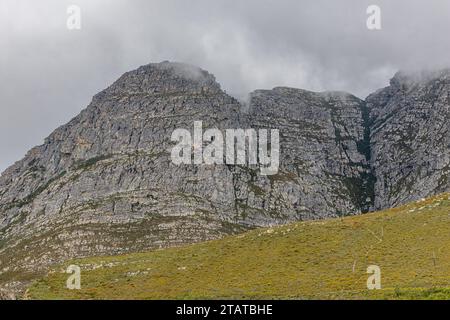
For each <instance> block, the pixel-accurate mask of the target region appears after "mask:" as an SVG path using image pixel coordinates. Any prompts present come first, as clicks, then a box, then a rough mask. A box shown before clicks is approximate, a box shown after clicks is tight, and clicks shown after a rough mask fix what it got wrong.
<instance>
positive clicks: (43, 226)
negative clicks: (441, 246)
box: [0, 62, 450, 289]
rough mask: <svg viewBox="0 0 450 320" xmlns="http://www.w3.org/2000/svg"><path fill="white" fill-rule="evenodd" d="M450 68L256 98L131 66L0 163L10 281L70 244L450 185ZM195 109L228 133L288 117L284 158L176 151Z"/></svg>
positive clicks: (93, 250)
mask: <svg viewBox="0 0 450 320" xmlns="http://www.w3.org/2000/svg"><path fill="white" fill-rule="evenodd" d="M449 74H450V72H448V71H442V72H440V73H433V74H428V75H420V77H419V76H417V75H415V74H414V75H410V74H403V73H399V74H397V75H396V76H395V77H394V79H393V80H392V81H391V86H390V87H388V88H385V89H382V90H380V91H378V92H376V93H375V94H373V95H371V96H369V97H368V99H367V100H366V101H363V100H361V99H359V98H357V97H355V96H353V95H351V94H348V93H343V92H321V93H316V92H310V91H305V90H301V89H293V88H274V89H273V90H257V91H255V92H253V93H251V94H250V100H249V103H248V104H247V105H246V104H243V103H240V102H239V101H237V100H236V99H234V98H233V97H231V96H230V95H228V94H226V93H225V92H224V91H223V90H222V89H221V88H220V85H219V84H218V83H217V82H216V80H215V78H214V76H212V75H211V74H209V73H208V72H206V71H204V70H202V69H200V68H197V67H193V66H189V65H185V64H181V63H172V62H162V63H157V64H149V65H146V66H142V67H140V68H138V69H137V70H134V71H131V72H127V73H126V74H124V75H123V76H122V77H120V78H119V79H118V80H117V81H116V82H115V83H113V84H112V85H111V86H110V87H108V88H107V89H105V90H104V91H102V92H100V93H99V94H97V95H96V96H94V98H93V99H92V102H91V103H90V104H89V106H88V107H87V108H86V109H85V110H83V111H82V112H81V113H80V114H79V115H78V116H76V117H75V118H74V119H72V120H71V121H70V122H69V123H67V124H66V125H63V126H62V127H60V128H58V129H56V130H55V131H54V132H53V133H52V134H51V135H50V136H49V137H48V138H46V139H45V142H44V144H43V145H41V146H38V147H35V148H33V149H32V150H30V151H29V152H28V153H27V155H26V156H25V158H24V159H22V160H20V161H18V162H16V163H15V164H14V165H13V166H11V167H10V168H8V169H7V170H6V171H5V172H4V173H3V174H2V175H1V177H0V283H4V284H5V285H4V286H6V287H8V288H10V289H11V288H12V289H15V288H21V287H23V283H24V282H27V281H29V280H30V279H33V278H35V277H36V276H39V275H41V274H42V273H43V272H45V271H46V270H47V269H48V267H49V266H50V265H53V264H55V263H59V262H61V261H63V260H66V259H70V258H73V257H87V256H93V255H95V256H97V255H110V254H123V253H127V252H136V251H142V250H148V249H155V248H162V247H169V246H177V245H181V244H186V243H192V242H199V241H204V240H210V239H217V238H221V237H223V236H225V235H229V234H235V233H241V232H243V231H246V230H249V229H253V228H255V227H264V226H272V225H276V224H284V223H288V222H293V221H298V220H311V219H322V218H330V217H339V216H343V215H349V214H350V215H354V214H360V213H363V212H368V211H372V210H374V209H383V208H388V207H391V206H393V205H397V204H402V203H406V202H407V201H411V200H416V199H419V198H421V197H425V196H428V195H433V194H436V193H438V192H443V191H448V190H449V189H450V183H449V181H448V180H447V177H448V168H449V162H450V161H449V152H448V151H449V149H450V145H449V134H448V129H449V122H448V121H446V120H447V119H449V105H450V103H449V100H448V99H449V96H448V94H449V80H448V79H449ZM198 121H201V122H202V127H203V128H204V129H205V130H206V129H208V128H217V129H219V130H220V131H221V132H222V133H223V134H224V135H225V134H226V130H227V129H238V128H241V129H247V128H255V129H278V130H279V136H280V165H279V168H278V172H277V173H276V174H272V175H262V174H261V166H260V165H230V164H223V165H218V164H216V165H214V164H212V165H195V164H181V165H177V164H174V163H173V161H172V159H171V152H172V150H173V148H174V146H175V145H176V143H175V142H173V141H172V140H171V136H172V133H173V132H174V130H175V129H187V130H190V131H192V129H193V128H194V123H195V122H198ZM200 144H202V143H201V142H200ZM204 144H205V145H207V143H204ZM413 182H414V183H413Z"/></svg>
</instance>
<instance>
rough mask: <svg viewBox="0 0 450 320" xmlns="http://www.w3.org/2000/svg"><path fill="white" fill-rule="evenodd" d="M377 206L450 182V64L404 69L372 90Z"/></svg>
mask: <svg viewBox="0 0 450 320" xmlns="http://www.w3.org/2000/svg"><path fill="white" fill-rule="evenodd" d="M366 101H367V106H368V109H369V110H370V136H371V145H372V158H371V166H372V168H374V171H375V177H376V183H375V194H376V197H375V204H374V207H375V208H376V209H382V208H389V207H392V206H395V205H399V204H403V203H406V202H408V201H413V200H416V199H418V198H422V197H426V196H428V195H430V194H436V193H439V192H444V191H448V190H449V188H450V180H449V176H450V70H442V71H433V72H431V71H429V72H413V73H411V72H410V73H405V72H399V73H397V74H396V75H395V76H394V78H393V79H392V80H391V83H390V86H389V87H387V88H384V89H382V90H379V91H377V92H376V93H374V94H372V95H370V96H369V97H368V98H367V99H366Z"/></svg>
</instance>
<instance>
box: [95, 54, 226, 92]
mask: <svg viewBox="0 0 450 320" xmlns="http://www.w3.org/2000/svg"><path fill="white" fill-rule="evenodd" d="M219 92H221V88H220V85H219V84H218V83H217V82H216V80H215V77H214V76H213V75H212V74H210V73H208V72H207V71H205V70H202V69H200V68H198V67H195V66H192V65H189V64H184V63H179V62H169V61H163V62H160V63H150V64H147V65H144V66H141V67H139V68H137V69H136V70H133V71H130V72H127V73H125V74H124V75H122V76H121V77H120V78H119V79H118V80H117V81H116V82H114V83H113V84H112V85H111V86H110V87H109V88H107V89H106V90H104V91H102V92H101V93H100V94H99V96H98V97H103V96H109V97H111V96H116V95H148V96H152V95H170V94H172V95H174V94H216V93H219Z"/></svg>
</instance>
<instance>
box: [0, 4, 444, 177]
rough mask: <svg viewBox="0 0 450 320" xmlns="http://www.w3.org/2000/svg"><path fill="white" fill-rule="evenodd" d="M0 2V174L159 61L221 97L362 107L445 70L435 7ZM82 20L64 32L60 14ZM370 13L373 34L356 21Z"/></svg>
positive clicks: (439, 11)
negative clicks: (278, 92) (411, 75)
mask: <svg viewBox="0 0 450 320" xmlns="http://www.w3.org/2000/svg"><path fill="white" fill-rule="evenodd" d="M237 2H238V1H230V0H223V1H222V0H201V1H199V0H189V1H186V0H180V1H171V0H153V1H152V0H145V1H144V0H142V1H141V0H72V1H65V0H1V2H0V152H1V156H0V171H3V169H5V168H6V167H7V166H9V165H10V164H12V163H13V162H14V161H16V160H19V159H20V158H22V157H23V155H24V154H25V153H26V151H27V150H28V149H30V148H31V147H33V146H34V145H38V144H41V143H42V142H43V139H44V138H45V137H46V136H48V134H49V133H50V132H51V131H53V130H54V129H55V128H56V127H58V126H60V125H62V124H64V123H65V122H67V121H68V120H70V119H71V118H72V117H74V116H75V115H77V114H78V113H79V112H80V111H81V110H82V109H83V108H85V107H86V106H87V104H88V103H89V102H90V100H91V98H92V96H93V95H94V94H95V93H97V92H98V91H100V90H101V89H103V88H105V87H107V86H108V85H110V84H111V83H112V82H113V81H114V80H115V79H116V78H118V77H119V76H120V75H121V74H123V73H124V72H126V71H128V70H131V69H135V68H137V67H138V66H140V65H143V64H147V63H149V62H159V61H162V60H171V61H181V62H186V63H190V64H194V65H197V66H200V67H202V68H203V69H206V70H208V71H209V72H211V73H213V74H215V76H216V78H217V80H218V82H220V83H221V85H222V87H223V88H224V89H225V90H227V92H229V93H231V94H233V95H235V96H239V97H243V96H245V95H246V94H247V93H248V92H250V91H252V90H254V89H266V88H269V89H270V88H272V87H274V86H281V85H283V86H291V87H298V88H304V89H309V90H318V91H321V90H345V91H349V92H351V93H354V94H356V95H358V96H359V97H365V96H366V95H367V94H368V93H370V92H372V91H374V90H376V89H378V88H380V87H383V86H386V85H387V84H388V81H389V78H391V77H392V75H393V74H394V73H395V72H396V71H397V70H398V69H408V68H434V67H444V66H450V36H449V34H450V32H449V31H450V1H446V0H426V1H425V0H422V1H420V0H417V1H416V0H386V1H380V0H372V1H366V0H340V1H338V0H329V1H325V0H309V1H307V0H292V1H282V0H281V1H280V0H276V1H265V0H242V1H240V3H239V4H238V3H237ZM71 4H75V5H78V6H79V7H80V9H81V30H68V29H67V27H66V21H67V18H68V14H67V12H66V11H67V7H68V6H69V5H71ZM371 4H376V5H378V6H379V7H380V8H381V23H382V29H381V30H376V31H374V30H368V29H367V27H366V19H367V17H368V15H367V14H366V9H367V7H368V6H369V5H371Z"/></svg>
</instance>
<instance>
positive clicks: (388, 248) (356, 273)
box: [27, 193, 450, 299]
mask: <svg viewBox="0 0 450 320" xmlns="http://www.w3.org/2000/svg"><path fill="white" fill-rule="evenodd" d="M449 211H450V194H448V193H447V194H442V195H439V196H435V197H432V198H429V199H423V200H419V201H417V202H413V203H409V204H407V205H405V206H401V207H398V208H395V209H388V210H385V211H381V212H375V213H368V214H365V215H361V216H352V217H344V218H338V219H327V220H321V221H304V222H297V223H292V224H288V225H284V226H278V227H272V228H262V229H257V230H253V231H249V232H246V233H243V234H241V235H237V236H229V237H226V238H224V239H220V240H214V241H208V242H204V243H199V244H194V245H188V246H183V247H180V248H169V249H163V250H156V251H151V252H142V253H134V254H128V255H119V256H112V257H91V258H86V259H78V260H74V261H67V262H65V263H64V264H62V265H59V266H57V267H54V268H52V270H51V272H49V274H48V275H47V276H45V277H43V278H41V279H40V280H38V281H36V282H35V283H34V284H33V285H32V286H31V287H30V288H29V290H28V291H27V296H28V298H31V299H217V298H221V299H449V298H450V275H449V272H448V270H449V268H450V237H449V236H448V234H449V232H450V216H449V214H448V213H449ZM70 264H75V265H78V266H80V268H81V290H68V289H67V288H65V287H64V285H65V283H66V280H67V278H68V276H69V275H68V274H67V273H65V271H66V269H67V266H69V265H70ZM371 265H375V266H378V267H379V268H380V269H379V270H380V284H381V289H380V290H368V289H367V280H368V278H369V276H371V274H368V273H367V268H368V266H371Z"/></svg>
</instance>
